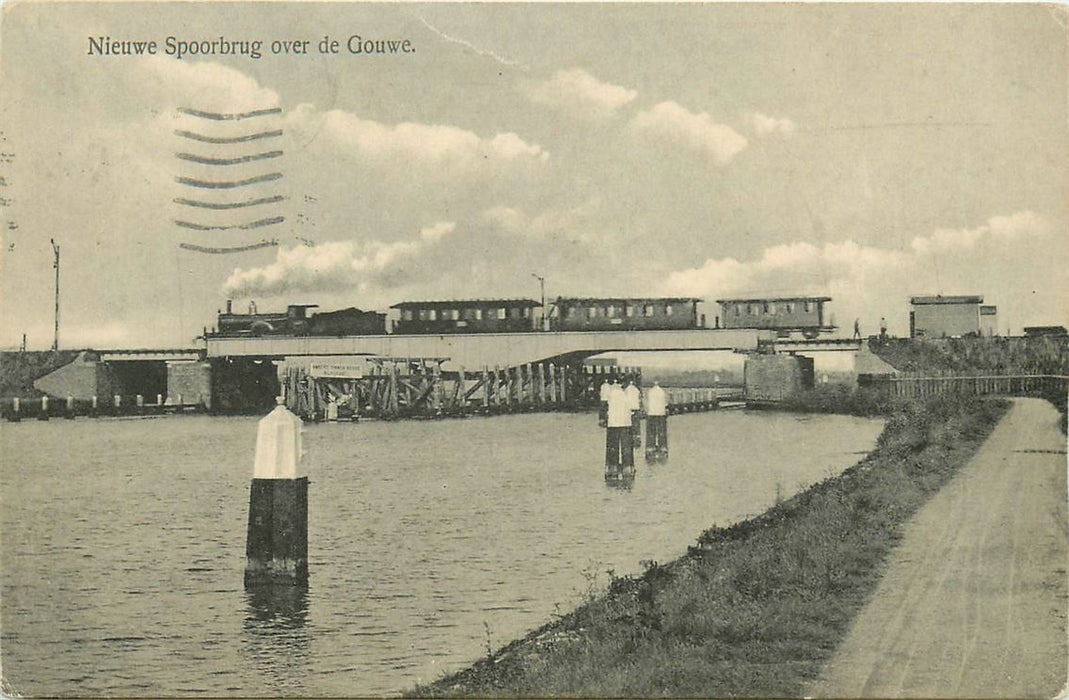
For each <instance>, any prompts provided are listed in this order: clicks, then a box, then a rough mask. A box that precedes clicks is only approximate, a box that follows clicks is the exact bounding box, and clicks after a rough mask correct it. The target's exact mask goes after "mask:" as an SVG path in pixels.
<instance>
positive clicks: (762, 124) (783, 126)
mask: <svg viewBox="0 0 1069 700" xmlns="http://www.w3.org/2000/svg"><path fill="white" fill-rule="evenodd" d="M750 126H751V127H753V130H754V132H755V133H756V134H757V135H758V136H768V135H770V134H775V133H777V132H779V133H781V134H784V135H787V136H790V135H791V134H793V133H794V128H795V127H794V122H792V121H791V120H790V119H787V118H786V117H784V118H780V119H777V118H776V117H770V116H768V115H767V114H761V113H760V112H754V113H753V114H751V115H750Z"/></svg>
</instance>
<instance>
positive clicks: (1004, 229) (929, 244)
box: [910, 211, 1050, 254]
mask: <svg viewBox="0 0 1069 700" xmlns="http://www.w3.org/2000/svg"><path fill="white" fill-rule="evenodd" d="M1049 232H1050V224H1049V223H1048V222H1047V221H1046V220H1045V219H1044V218H1043V217H1041V216H1039V215H1038V214H1035V213H1034V212H1030V211H1023V212H1017V213H1016V214H1012V215H1010V216H995V217H992V218H990V219H988V220H987V222H986V223H985V224H983V225H981V226H978V227H977V228H973V229H937V230H936V231H935V232H934V233H933V234H932V235H931V236H928V237H917V238H914V239H913V241H912V242H911V243H910V247H911V248H912V249H913V250H914V252H916V253H918V254H926V253H946V252H951V251H954V250H962V249H965V250H969V249H972V248H974V247H975V246H976V245H977V243H979V242H981V241H983V240H984V239H988V240H992V239H993V240H1001V241H1011V240H1014V239H1016V238H1020V237H1024V236H1029V235H1035V234H1036V233H1042V234H1046V233H1049Z"/></svg>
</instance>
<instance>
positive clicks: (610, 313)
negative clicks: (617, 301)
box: [605, 304, 616, 318]
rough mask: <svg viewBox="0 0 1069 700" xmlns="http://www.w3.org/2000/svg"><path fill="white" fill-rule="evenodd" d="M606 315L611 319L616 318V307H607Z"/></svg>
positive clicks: (610, 305)
mask: <svg viewBox="0 0 1069 700" xmlns="http://www.w3.org/2000/svg"><path fill="white" fill-rule="evenodd" d="M605 315H606V316H608V317H609V318H615V317H616V307H615V306H613V305H612V304H609V305H608V306H606V307H605Z"/></svg>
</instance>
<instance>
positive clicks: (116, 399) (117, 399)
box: [111, 394, 122, 415]
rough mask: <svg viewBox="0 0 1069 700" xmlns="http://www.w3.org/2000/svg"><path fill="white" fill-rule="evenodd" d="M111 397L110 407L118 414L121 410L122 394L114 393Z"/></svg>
mask: <svg viewBox="0 0 1069 700" xmlns="http://www.w3.org/2000/svg"><path fill="white" fill-rule="evenodd" d="M111 398H112V401H111V405H112V409H113V410H114V411H115V414H116V415H118V413H119V412H120V411H121V410H122V395H121V394H116V395H115V396H113V397H111Z"/></svg>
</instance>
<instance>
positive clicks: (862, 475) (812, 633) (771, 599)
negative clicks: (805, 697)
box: [412, 397, 1006, 697]
mask: <svg viewBox="0 0 1069 700" xmlns="http://www.w3.org/2000/svg"><path fill="white" fill-rule="evenodd" d="M1005 406H1006V404H1005V402H1002V401H996V400H983V399H976V398H971V397H933V398H932V399H931V400H929V401H927V402H924V403H917V404H913V405H910V406H900V407H899V408H898V409H897V410H895V411H894V412H893V414H892V415H891V416H890V418H889V420H888V422H887V426H886V428H885V430H884V432H883V433H882V434H881V436H880V438H879V440H878V444H877V448H876V450H875V451H874V452H873V453H872V454H870V455H869V456H867V457H866V458H865V459H863V460H862V461H861V462H860V463H858V464H857V465H855V466H853V467H851V468H850V469H848V470H847V471H846V472H844V473H843V474H841V475H839V476H836V477H832V478H829V479H827V480H825V481H823V482H821V483H819V484H817V485H815V486H813V487H811V488H810V489H808V490H806V491H804V492H803V493H800V494H798V495H796V496H794V497H793V498H790V499H788V500H786V501H784V502H782V503H779V504H777V505H776V506H775V507H773V508H772V509H771V510H769V511H768V512H766V513H765V514H763V515H761V516H759V517H757V518H754V519H751V520H747V521H745V522H741V523H738V524H736V525H733V526H731V527H727V528H712V529H710V530H707V531H706V532H704V533H702V535H701V536H700V537H699V538H698V542H697V544H696V546H694V547H692V548H691V549H690V553H689V554H688V555H687V556H685V557H682V558H680V559H678V560H676V561H673V562H671V563H669V564H666V565H660V564H657V563H654V562H648V563H647V564H646V571H645V572H644V573H643V574H642V575H639V576H635V577H621V578H615V579H613V581H612V582H611V584H610V585H609V588H608V590H607V591H606V592H605V593H604V594H603V595H601V596H598V597H596V598H594V599H593V600H591V601H589V602H587V603H585V604H584V605H582V606H581V607H580V608H578V609H577V610H575V611H574V612H572V613H570V614H568V615H566V616H564V617H563V618H561V619H559V620H557V621H555V622H553V623H551V624H549V625H547V626H545V627H543V628H542V629H539V630H537V631H536V632H533V633H531V634H530V635H528V636H527V637H526V638H524V639H522V640H519V641H517V642H513V643H512V644H509V645H508V646H506V647H504V648H503V649H500V650H498V651H497V652H495V653H494V654H493V655H491V656H490V657H489V658H487V659H484V660H482V661H480V662H478V663H476V664H475V665H474V666H472V667H471V668H469V669H467V670H465V671H462V672H460V673H457V674H455V675H453V676H450V677H447V678H444V679H442V680H440V681H438V682H436V683H434V684H432V685H427V686H421V687H418V688H416V689H414V690H413V691H412V694H413V695H417V696H439V695H461V696H555V695H563V696H654V695H673V696H704V697H737V696H761V697H777V696H799V695H800V694H801V693H802V691H803V688H804V686H805V683H806V682H807V681H809V680H810V679H812V678H814V677H815V676H816V674H817V673H818V672H819V671H820V669H821V668H822V666H823V664H824V663H825V662H826V661H827V660H828V659H829V658H830V656H831V654H832V653H833V652H834V650H835V648H836V646H837V645H838V644H839V643H840V641H841V640H842V639H843V638H844V637H845V634H846V631H847V628H848V626H849V624H850V621H851V620H852V619H853V617H854V615H855V614H856V613H857V612H858V610H860V608H861V606H862V605H863V604H864V602H865V601H866V599H867V598H868V597H869V595H870V594H871V593H872V591H873V590H874V589H875V586H876V584H877V582H878V580H879V578H880V575H881V572H882V566H883V562H884V561H885V559H886V557H887V554H888V553H889V552H890V550H891V549H892V547H893V546H894V545H895V543H896V542H897V541H898V539H899V538H900V537H901V533H902V528H903V525H904V523H905V522H906V521H907V519H908V518H909V517H910V516H911V515H912V514H913V513H914V512H915V511H916V510H917V509H918V508H919V507H920V506H921V505H922V504H923V503H924V502H925V501H926V500H927V499H928V498H929V497H930V496H931V495H932V494H933V493H934V492H936V491H937V490H938V489H939V488H940V487H941V486H942V485H943V484H945V483H946V482H947V480H949V479H950V478H951V476H952V475H953V474H954V472H955V471H956V470H957V469H958V467H960V466H961V465H962V464H964V463H965V462H966V461H967V460H968V458H969V457H970V456H971V455H972V454H973V453H974V452H975V450H976V449H977V448H978V446H979V445H980V444H981V442H982V441H983V439H984V438H985V437H986V436H987V434H988V433H989V432H990V430H991V429H992V427H993V426H994V425H995V423H997V421H998V419H999V417H1000V416H1001V415H1002V413H1003V411H1004V410H1005Z"/></svg>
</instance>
